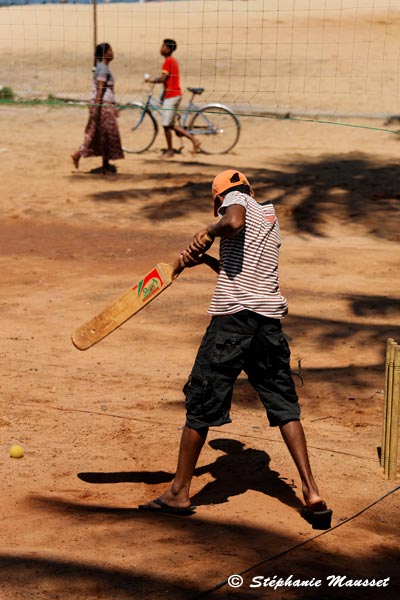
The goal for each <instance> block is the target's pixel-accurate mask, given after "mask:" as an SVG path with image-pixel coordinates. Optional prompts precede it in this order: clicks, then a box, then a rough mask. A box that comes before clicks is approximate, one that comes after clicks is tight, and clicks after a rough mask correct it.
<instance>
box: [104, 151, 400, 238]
mask: <svg viewBox="0 0 400 600" xmlns="http://www.w3.org/2000/svg"><path fill="white" fill-rule="evenodd" d="M220 169H221V166H217V165H199V170H198V172H197V173H196V172H195V173H193V171H192V172H191V173H190V174H189V173H187V174H185V173H184V174H183V175H180V176H176V177H173V178H172V179H171V185H170V186H166V185H165V181H164V180H165V178H166V176H165V175H164V174H158V175H156V176H153V175H152V176H151V180H152V181H153V182H154V184H153V185H152V186H139V185H137V183H136V184H135V187H134V188H131V189H124V190H118V189H115V187H116V186H115V185H114V186H113V189H112V190H109V191H107V190H106V191H103V192H98V193H96V194H93V196H92V198H93V199H94V200H95V201H111V200H115V201H119V202H121V201H124V202H128V201H130V200H135V201H142V202H143V203H144V205H143V207H142V210H143V215H144V216H145V217H147V218H148V219H149V220H151V221H157V220H164V219H166V218H168V219H175V218H180V217H182V216H184V215H185V214H187V212H188V211H189V212H193V211H196V212H201V213H203V212H204V213H205V214H206V215H210V214H211V208H212V207H211V202H210V183H211V181H212V179H213V177H214V176H215V174H216V173H217V172H218V170H220ZM240 170H242V171H244V172H245V173H246V175H247V176H248V177H249V180H250V182H251V183H252V185H253V187H254V189H255V191H256V197H257V199H258V200H260V201H261V200H262V201H265V200H270V201H271V202H273V203H274V204H275V205H277V206H278V207H279V211H278V215H279V217H280V219H281V221H282V222H283V221H284V224H285V229H286V230H287V229H289V228H290V229H292V230H293V231H294V232H296V233H298V234H310V235H314V236H324V235H326V231H327V226H328V230H329V223H330V221H331V220H335V221H337V222H339V223H340V224H342V225H346V224H349V225H352V226H353V225H357V226H358V227H359V228H361V229H362V231H363V232H364V233H366V234H372V235H375V236H378V237H382V238H384V239H387V240H396V241H397V240H400V164H396V163H391V164H386V163H382V162H381V161H379V162H378V161H377V160H373V159H372V158H371V157H370V156H369V155H366V154H365V155H364V154H361V153H350V154H347V155H343V154H340V155H335V154H331V155H328V156H324V157H322V158H321V157H319V158H318V159H316V160H297V159H293V158H292V159H290V157H289V159H288V161H287V163H286V165H285V170H281V171H278V170H272V169H270V168H268V166H266V168H262V169H260V168H257V169H255V168H254V167H251V166H246V165H240ZM137 181H138V183H141V182H144V180H143V175H142V176H140V177H139V179H138V180H137ZM158 182H160V184H161V185H160V187H158ZM155 194H157V198H158V199H157V202H151V203H150V204H149V201H150V200H152V199H154V195H155Z"/></svg>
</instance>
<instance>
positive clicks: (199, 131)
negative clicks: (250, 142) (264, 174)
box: [189, 104, 240, 154]
mask: <svg viewBox="0 0 400 600" xmlns="http://www.w3.org/2000/svg"><path fill="white" fill-rule="evenodd" d="M189 132H190V133H191V134H193V135H197V136H199V141H200V142H201V150H202V152H204V153H205V154H226V153H227V152H229V151H230V150H232V148H233V147H234V146H236V144H237V143H238V140H239V135H240V122H239V119H238V118H237V117H236V115H234V114H233V112H232V111H231V110H230V109H229V108H227V107H226V106H224V105H223V104H207V106H204V108H202V109H201V110H199V112H197V113H196V114H195V115H194V117H193V119H192V120H191V122H190V125H189Z"/></svg>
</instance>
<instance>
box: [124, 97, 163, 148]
mask: <svg viewBox="0 0 400 600" xmlns="http://www.w3.org/2000/svg"><path fill="white" fill-rule="evenodd" d="M118 125H119V129H120V132H121V141H122V148H123V149H124V151H125V152H129V153H132V154H140V153H141V152H145V151H146V150H148V149H149V148H150V147H151V146H152V145H153V143H154V140H155V139H156V136H157V133H158V124H157V121H156V120H155V118H154V117H153V115H152V114H151V112H150V111H149V110H145V106H144V104H142V103H141V102H130V103H129V104H127V105H126V106H121V107H120V113H119V119H118Z"/></svg>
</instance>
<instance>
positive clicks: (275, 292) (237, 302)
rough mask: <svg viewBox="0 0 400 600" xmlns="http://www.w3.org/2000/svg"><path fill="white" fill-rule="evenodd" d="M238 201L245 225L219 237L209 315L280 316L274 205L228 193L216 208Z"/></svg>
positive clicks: (283, 300) (285, 305) (283, 308)
mask: <svg viewBox="0 0 400 600" xmlns="http://www.w3.org/2000/svg"><path fill="white" fill-rule="evenodd" d="M233 204H240V205H241V206H243V207H244V208H245V209H246V217H245V225H244V227H243V229H242V230H241V231H240V232H239V233H237V234H236V235H234V236H232V237H228V238H223V237H222V238H221V241H220V269H219V275H218V279H217V285H216V288H215V291H214V295H213V297H212V299H211V304H210V307H209V309H208V312H209V314H211V315H227V314H233V313H236V312H239V311H241V310H251V311H253V312H255V313H258V314H260V315H264V316H265V317H270V318H272V319H281V318H282V317H284V316H285V315H286V313H287V311H288V303H287V300H286V298H285V297H284V296H282V295H281V292H280V289H279V272H278V261H279V248H280V246H281V237H280V230H279V223H278V219H277V217H276V214H275V209H274V207H273V205H272V204H271V203H270V202H266V203H265V204H259V203H258V202H256V200H254V198H252V197H251V196H249V195H247V194H243V193H242V192H238V191H233V192H230V193H228V194H227V195H226V196H225V198H224V201H223V203H222V205H221V207H220V209H219V211H218V214H219V215H220V216H221V217H222V216H223V214H224V212H225V210H226V208H227V207H228V206H231V205H233Z"/></svg>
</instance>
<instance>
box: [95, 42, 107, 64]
mask: <svg viewBox="0 0 400 600" xmlns="http://www.w3.org/2000/svg"><path fill="white" fill-rule="evenodd" d="M110 48H111V46H110V44H107V42H105V43H104V44H97V46H96V50H95V53H94V60H95V62H97V61H98V60H103V58H104V55H105V53H106V52H107V50H109V49H110Z"/></svg>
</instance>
